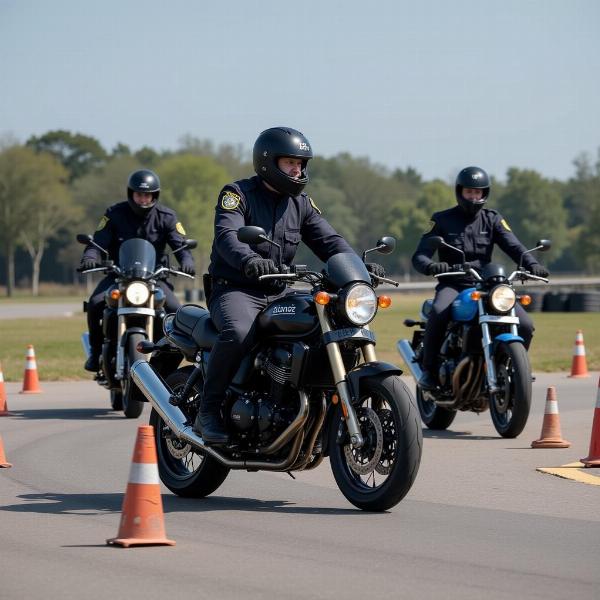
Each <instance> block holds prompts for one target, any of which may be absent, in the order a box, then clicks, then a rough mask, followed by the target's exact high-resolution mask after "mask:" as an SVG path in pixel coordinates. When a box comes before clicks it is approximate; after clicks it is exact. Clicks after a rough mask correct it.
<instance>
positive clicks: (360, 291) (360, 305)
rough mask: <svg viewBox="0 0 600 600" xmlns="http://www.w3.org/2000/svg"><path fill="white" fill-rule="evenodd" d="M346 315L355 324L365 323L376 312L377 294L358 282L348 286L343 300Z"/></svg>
mask: <svg viewBox="0 0 600 600" xmlns="http://www.w3.org/2000/svg"><path fill="white" fill-rule="evenodd" d="M344 310H345V311H346V316H347V317H348V319H349V320H350V321H351V322H352V323H354V324H355V325H366V324H367V323H369V321H372V320H373V318H374V317H375V313H376V312H377V296H376V295H375V292H374V291H373V288H371V287H369V286H368V285H365V284H364V283H358V284H357V285H355V286H354V287H352V288H350V290H349V291H348V294H347V295H346V299H345V301H344Z"/></svg>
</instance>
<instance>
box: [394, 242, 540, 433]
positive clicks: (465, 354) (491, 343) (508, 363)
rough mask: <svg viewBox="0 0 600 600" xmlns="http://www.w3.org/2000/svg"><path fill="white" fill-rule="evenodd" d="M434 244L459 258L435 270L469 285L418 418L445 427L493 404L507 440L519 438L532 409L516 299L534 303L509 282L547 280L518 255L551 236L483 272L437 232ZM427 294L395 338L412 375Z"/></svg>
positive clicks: (417, 366)
mask: <svg viewBox="0 0 600 600" xmlns="http://www.w3.org/2000/svg"><path fill="white" fill-rule="evenodd" d="M429 244H430V247H431V249H433V250H436V249H437V248H438V247H439V246H440V245H443V246H445V247H446V248H451V249H453V250H455V251H456V252H457V253H458V254H459V255H462V263H461V264H457V265H454V266H453V267H452V271H450V272H448V273H442V274H440V275H436V277H447V276H452V275H462V276H470V277H472V278H473V280H474V285H473V287H469V288H467V289H465V290H463V291H461V292H460V293H459V294H458V296H457V298H456V300H455V301H454V302H453V303H452V307H451V311H452V313H451V315H452V316H451V321H450V323H449V325H448V327H447V329H446V334H445V337H444V341H443V343H442V346H441V349H440V355H439V370H438V373H437V375H438V381H439V386H438V387H437V388H436V389H435V390H432V391H429V390H422V389H421V387H420V386H419V385H417V404H418V405H419V411H420V412H421V418H422V419H423V422H424V423H425V425H427V427H429V428H430V429H447V428H448V427H449V426H450V424H451V423H452V421H454V417H455V416H456V413H457V411H459V410H461V411H472V412H476V413H480V412H483V411H485V410H487V409H488V408H489V409H490V414H491V417H492V422H493V423H494V427H495V428H496V431H497V432H498V433H499V434H500V435H501V436H502V437H505V438H514V437H517V436H518V435H519V434H520V433H521V432H522V431H523V429H524V428H525V425H526V423H527V419H528V417H529V410H530V407H531V381H532V377H531V367H530V364H529V357H528V355H527V350H526V349H525V346H524V345H523V338H521V337H520V336H519V334H518V326H519V317H517V315H516V313H515V304H516V303H517V302H521V303H522V304H523V305H527V304H529V302H531V298H530V296H528V295H527V294H520V295H518V294H517V293H516V292H515V289H514V284H513V282H514V281H515V280H520V281H522V282H524V281H526V280H528V279H532V280H539V281H544V282H546V283H547V282H548V280H547V279H545V278H543V277H536V276H535V275H533V274H531V273H528V272H527V271H525V270H524V269H523V268H522V267H521V265H522V261H523V256H525V254H527V253H528V252H532V251H533V250H542V251H543V250H548V249H549V248H550V241H548V240H540V241H539V242H538V243H537V245H536V247H535V248H532V249H531V250H527V252H525V253H524V254H523V256H522V257H521V261H520V264H519V266H518V268H517V270H516V271H514V272H513V273H511V274H510V275H507V274H506V273H505V272H504V267H502V266H501V265H498V264H496V263H490V264H488V265H486V266H485V267H484V268H483V270H482V272H481V274H480V273H478V272H477V271H476V270H475V269H473V268H471V267H470V266H469V265H468V264H464V261H465V256H464V253H463V251H462V250H459V249H458V248H454V246H450V245H449V244H446V243H445V242H444V240H443V238H441V237H431V238H430V239H429ZM432 303H433V301H432V300H426V301H425V303H424V304H423V308H422V310H421V319H420V320H418V321H415V320H413V319H406V320H405V321H404V324H405V325H406V326H407V327H415V326H416V327H417V329H416V331H415V332H414V334H413V338H412V340H407V339H403V340H399V341H398V344H397V348H398V352H399V353H400V355H401V356H402V358H403V359H404V362H405V363H406V364H407V366H408V368H409V369H410V372H411V373H412V375H413V377H414V378H415V381H416V382H418V381H419V379H420V378H421V374H422V370H421V369H422V363H421V361H422V358H423V336H424V333H425V332H424V330H425V326H426V325H427V316H428V314H429V312H430V311H431V305H432Z"/></svg>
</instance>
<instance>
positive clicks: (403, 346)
mask: <svg viewBox="0 0 600 600" xmlns="http://www.w3.org/2000/svg"><path fill="white" fill-rule="evenodd" d="M396 349H397V350H398V352H399V353H400V356H401V357H402V358H403V360H404V362H405V363H406V366H407V367H408V368H409V370H410V373H411V375H412V376H413V377H414V378H415V381H419V379H421V375H422V374H423V371H422V370H421V367H420V366H419V363H418V362H417V361H416V360H415V352H414V350H413V349H412V346H411V345H410V342H409V341H408V340H398V342H397V343H396Z"/></svg>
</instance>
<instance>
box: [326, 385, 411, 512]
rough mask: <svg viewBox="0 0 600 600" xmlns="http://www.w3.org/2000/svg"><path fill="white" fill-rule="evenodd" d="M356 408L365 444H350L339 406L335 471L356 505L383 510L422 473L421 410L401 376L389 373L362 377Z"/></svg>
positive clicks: (332, 441)
mask: <svg viewBox="0 0 600 600" xmlns="http://www.w3.org/2000/svg"><path fill="white" fill-rule="evenodd" d="M355 410H356V416H357V418H358V423H359V426H360V430H361V433H362V436H363V439H364V444H363V446H362V447H361V448H354V447H353V446H352V445H351V444H350V441H349V439H348V437H349V436H348V433H347V428H346V422H345V420H344V418H343V416H342V410H341V407H339V406H338V409H337V414H336V415H335V419H334V420H333V423H332V427H331V429H330V431H329V436H330V437H329V448H330V456H329V460H330V463H331V470H332V472H333V476H334V477H335V480H336V482H337V485H338V487H339V488H340V491H341V492H342V494H344V496H345V497H346V498H347V499H348V500H349V501H350V502H351V503H352V504H354V506H356V507H358V508H360V509H362V510H369V511H384V510H387V509H389V508H391V507H392V506H395V505H396V504H398V502H400V500H402V498H404V496H405V495H406V494H407V493H408V490H410V488H411V486H412V484H413V482H414V480H415V477H416V476H417V471H418V470H419V465H420V463H421V452H422V446H423V434H422V431H421V423H420V421H419V412H418V410H417V407H416V406H415V401H414V400H413V398H412V395H411V393H410V391H409V390H408V388H407V387H406V386H405V385H404V383H403V381H402V380H401V379H400V377H398V376H397V375H386V374H384V375H379V376H376V377H370V378H368V379H363V380H362V381H361V383H360V399H359V401H358V402H357V404H356V405H355Z"/></svg>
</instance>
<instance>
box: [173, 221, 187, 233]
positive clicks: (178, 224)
mask: <svg viewBox="0 0 600 600" xmlns="http://www.w3.org/2000/svg"><path fill="white" fill-rule="evenodd" d="M175 229H177V231H178V232H179V233H180V234H181V235H185V229H184V228H183V225H182V224H181V223H180V222H179V221H177V225H175Z"/></svg>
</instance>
